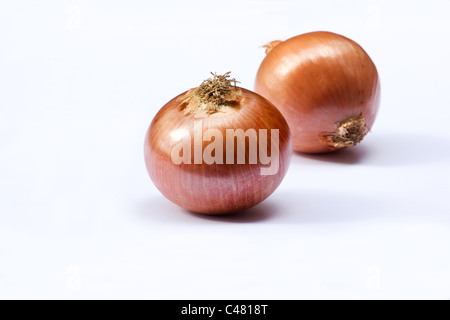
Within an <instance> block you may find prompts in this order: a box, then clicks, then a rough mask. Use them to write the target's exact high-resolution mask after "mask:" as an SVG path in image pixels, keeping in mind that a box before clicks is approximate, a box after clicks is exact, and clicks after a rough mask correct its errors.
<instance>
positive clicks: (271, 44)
mask: <svg viewBox="0 0 450 320" xmlns="http://www.w3.org/2000/svg"><path fill="white" fill-rule="evenodd" d="M282 42H283V41H281V40H274V41H270V42H269V43H266V44H265V45H263V48H266V55H267V54H268V53H269V52H270V51H272V50H273V48H275V47H276V46H277V45H279V44H280V43H282Z"/></svg>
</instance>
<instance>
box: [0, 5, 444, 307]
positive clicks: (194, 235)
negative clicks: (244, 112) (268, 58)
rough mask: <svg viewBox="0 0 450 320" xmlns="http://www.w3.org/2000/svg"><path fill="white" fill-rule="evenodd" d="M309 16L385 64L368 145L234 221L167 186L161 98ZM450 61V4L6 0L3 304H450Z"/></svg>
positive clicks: (329, 160)
mask: <svg viewBox="0 0 450 320" xmlns="http://www.w3.org/2000/svg"><path fill="white" fill-rule="evenodd" d="M428 4H429V5H428ZM316 30H328V31H333V32H337V33H340V34H343V35H346V36H348V37H350V38H352V39H354V40H355V41H357V42H358V43H359V44H360V45H361V46H362V47H363V48H365V49H366V51H367V52H368V53H369V55H370V56H371V57H372V59H373V60H374V62H375V64H376V65H377V67H378V69H379V73H380V77H381V81H382V102H381V108H380V114H379V117H378V119H377V122H376V124H375V126H374V128H373V130H372V133H371V134H370V135H369V136H368V137H367V138H366V140H365V141H364V142H363V143H362V144H361V145H360V146H358V147H356V148H354V149H352V150H348V151H345V152H341V153H336V154H331V155H320V156H315V155H300V154H295V155H294V156H293V159H292V163H291V167H290V171H289V172H288V175H287V176H286V178H285V180H284V181H283V183H282V185H281V186H280V187H279V188H278V189H277V191H276V192H275V193H274V194H273V195H272V196H271V197H270V198H269V199H267V200H266V201H264V202H263V203H261V204H260V205H258V206H256V207H255V208H253V209H251V210H249V211H247V212H244V213H243V214H241V215H238V216H230V217H220V218H214V217H205V216H200V215H195V214H192V213H188V212H186V211H185V210H183V209H181V208H179V207H177V206H176V205H174V204H172V203H171V202H169V201H168V200H166V199H165V198H164V197H163V196H162V195H161V194H160V193H159V192H158V191H157V190H156V188H155V187H154V186H153V184H152V182H151V181H150V179H149V178H148V176H147V173H146V170H145V167H144V161H143V150H142V149H143V148H142V147H143V140H144V135H145V132H146V130H147V127H148V125H149V123H150V121H151V120H152V118H153V116H154V115H155V114H156V112H157V111H158V110H159V108H160V107H162V106H163V105H164V104H165V103H166V102H167V101H169V100H170V99H172V98H173V97H174V96H176V95H178V94H179V93H181V92H183V91H185V90H187V89H189V88H192V87H195V86H198V85H199V84H200V83H201V82H202V80H203V79H205V78H207V77H208V76H209V72H210V71H216V72H219V73H223V72H227V71H232V72H233V76H234V77H236V78H237V79H238V80H240V81H241V85H242V86H243V87H246V88H249V89H252V88H253V82H254V78H255V74H256V71H257V68H258V66H259V64H260V62H261V61H262V59H263V57H264V52H263V49H261V48H260V46H261V45H263V44H264V43H265V42H267V41H270V40H274V39H287V38H289V37H292V36H295V35H297V34H300V33H305V32H309V31H316ZM449 58H450V1H448V0H437V1H433V2H432V4H431V3H429V2H426V1H416V2H414V1H367V2H365V1H364V2H363V1H339V2H338V1H316V0H314V1H268V0H267V1H247V0H239V1H210V0H208V1H206V0H205V1H168V0H166V1H137V0H127V1H106V0H105V1H92V0H89V1H88V0H85V1H81V0H80V1H77V0H71V1H56V0H55V1H5V0H0V164H1V166H0V298H44V299H46V298H62V299H66V298H67V299H72V298H74V299H78V298H119V299H121V298H138V299H141V298H144V299H157V298H159V299H179V298H185V299H206V298H210V299H216V298H218V299H241V298H242V299H250V298H251V299H300V298H327V299H331V298H342V299H347V298H374V299H379V298H443V299H448V298H450V250H449V246H450V230H449V223H450V192H449V190H450V182H449V177H450V125H449V121H450V98H449V97H450V96H449V91H450V63H449Z"/></svg>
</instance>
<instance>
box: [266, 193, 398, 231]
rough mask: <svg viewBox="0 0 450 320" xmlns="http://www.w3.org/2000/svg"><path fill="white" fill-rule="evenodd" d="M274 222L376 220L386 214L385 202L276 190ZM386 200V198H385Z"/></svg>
mask: <svg viewBox="0 0 450 320" xmlns="http://www.w3.org/2000/svg"><path fill="white" fill-rule="evenodd" d="M276 198H277V199H273V201H276V202H277V203H280V207H279V208H278V213H277V214H275V213H274V218H273V220H274V222H281V223H289V224H310V223H319V224H330V223H341V222H344V223H345V222H356V221H363V220H370V219H377V218H380V217H382V216H385V215H387V214H389V213H388V212H389V210H388V209H387V208H388V206H389V204H386V203H385V202H381V201H377V199H375V198H371V197H368V196H363V195H360V194H354V195H352V194H346V193H330V192H315V193H314V192H311V191H305V190H301V191H300V190H299V192H298V193H293V192H289V193H286V192H285V193H278V194H277V197H276ZM386 200H388V199H386Z"/></svg>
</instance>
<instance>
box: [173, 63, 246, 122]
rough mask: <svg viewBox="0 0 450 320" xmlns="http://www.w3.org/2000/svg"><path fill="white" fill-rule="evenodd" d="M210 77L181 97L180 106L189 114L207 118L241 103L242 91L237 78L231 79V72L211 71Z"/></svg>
mask: <svg viewBox="0 0 450 320" xmlns="http://www.w3.org/2000/svg"><path fill="white" fill-rule="evenodd" d="M211 74H212V75H213V78H209V79H207V80H205V81H203V83H202V84H201V85H200V86H199V87H197V88H194V89H191V90H189V91H188V92H187V93H186V94H184V95H182V96H181V97H180V98H178V99H179V102H180V108H182V109H183V110H184V113H185V114H187V115H193V116H194V117H196V118H206V117H208V116H209V115H211V114H214V113H217V112H223V111H225V109H227V108H229V107H232V106H234V105H237V104H239V102H240V101H241V99H242V91H241V89H240V88H238V87H236V83H237V82H238V81H236V80H235V79H230V72H227V73H225V74H224V75H217V74H215V73H211Z"/></svg>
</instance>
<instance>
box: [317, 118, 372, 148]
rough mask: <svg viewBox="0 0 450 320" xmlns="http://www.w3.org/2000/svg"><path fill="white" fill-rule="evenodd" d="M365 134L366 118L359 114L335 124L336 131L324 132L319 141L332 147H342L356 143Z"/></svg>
mask: <svg viewBox="0 0 450 320" xmlns="http://www.w3.org/2000/svg"><path fill="white" fill-rule="evenodd" d="M366 134H367V126H366V119H365V118H364V117H363V116H362V115H360V116H359V117H357V118H349V119H347V120H345V121H342V122H340V123H338V124H336V131H335V132H332V133H328V134H325V135H324V136H323V138H322V139H321V141H322V142H326V143H328V144H330V147H332V148H334V149H343V148H347V147H352V146H355V145H357V144H358V143H360V142H361V141H362V140H363V139H364V137H365V136H366Z"/></svg>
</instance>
